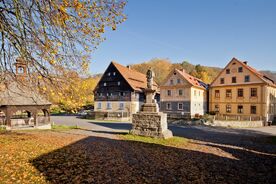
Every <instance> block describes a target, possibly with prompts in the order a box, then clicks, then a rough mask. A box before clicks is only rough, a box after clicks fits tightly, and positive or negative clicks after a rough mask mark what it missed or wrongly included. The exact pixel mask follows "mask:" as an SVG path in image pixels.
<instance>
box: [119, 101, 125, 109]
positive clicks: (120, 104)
mask: <svg viewBox="0 0 276 184" xmlns="http://www.w3.org/2000/svg"><path fill="white" fill-rule="evenodd" d="M124 108H125V104H124V103H123V102H119V109H120V110H123V109H124Z"/></svg>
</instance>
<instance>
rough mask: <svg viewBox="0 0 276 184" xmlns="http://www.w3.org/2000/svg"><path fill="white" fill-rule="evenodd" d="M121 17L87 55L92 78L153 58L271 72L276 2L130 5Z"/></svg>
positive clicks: (150, 1)
mask: <svg viewBox="0 0 276 184" xmlns="http://www.w3.org/2000/svg"><path fill="white" fill-rule="evenodd" d="M125 13H126V14H127V17H128V19H127V20H126V22H124V23H123V24H120V25H119V26H118V29H117V30H116V31H107V32H106V33H105V34H104V36H105V37H106V41H105V42H103V43H102V44H101V45H100V46H99V48H98V49H97V50H96V51H95V52H94V53H93V54H92V58H91V66H90V71H91V73H92V74H95V73H101V72H103V71H104V70H105V68H106V67H107V65H108V64H109V63H110V61H112V60H114V61H117V62H119V63H121V64H123V65H128V64H133V63H141V62H144V61H149V60H150V59H152V58H168V59H169V60H171V61H172V62H173V63H175V62H182V61H184V60H186V61H189V62H191V63H193V64H201V65H207V66H218V67H224V66H225V65H226V64H227V63H228V62H229V61H230V59H231V58H232V57H237V58H238V59H241V60H247V61H248V62H249V65H251V66H253V67H255V68H257V69H258V70H273V71H276V0H208V1H207V0H189V1H188V0H129V1H128V4H127V6H126V8H125Z"/></svg>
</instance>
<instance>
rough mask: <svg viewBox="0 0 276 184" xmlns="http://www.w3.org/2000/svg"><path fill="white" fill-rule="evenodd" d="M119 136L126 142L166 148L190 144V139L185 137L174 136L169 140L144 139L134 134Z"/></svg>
mask: <svg viewBox="0 0 276 184" xmlns="http://www.w3.org/2000/svg"><path fill="white" fill-rule="evenodd" d="M119 136H120V137H121V138H122V139H124V140H129V141H137V142H144V143H151V144H160V145H165V146H175V147H180V146H183V145H185V144H187V143H188V139H186V138H183V137H177V136H174V137H172V138H168V139H160V138H152V137H144V136H137V135H132V134H126V135H119Z"/></svg>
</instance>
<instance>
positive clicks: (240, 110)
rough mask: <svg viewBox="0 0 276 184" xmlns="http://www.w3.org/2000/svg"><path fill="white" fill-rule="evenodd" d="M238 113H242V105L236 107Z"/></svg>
mask: <svg viewBox="0 0 276 184" xmlns="http://www.w3.org/2000/svg"><path fill="white" fill-rule="evenodd" d="M238 113H239V114H242V113H243V106H242V105H238Z"/></svg>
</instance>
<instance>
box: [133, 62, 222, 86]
mask: <svg viewBox="0 0 276 184" xmlns="http://www.w3.org/2000/svg"><path fill="white" fill-rule="evenodd" d="M131 68H132V69H135V70H137V71H139V72H141V73H146V72H147V70H148V68H152V69H153V71H154V72H155V80H156V82H157V83H158V84H159V85H160V84H162V82H163V81H164V80H165V79H166V77H167V76H168V74H169V73H170V72H171V71H172V70H173V69H174V68H178V69H185V71H186V72H187V73H189V74H191V75H193V76H195V77H197V78H199V79H201V80H203V81H204V82H206V83H211V82H212V81H213V79H214V78H215V77H216V76H217V75H218V73H219V72H220V71H221V70H222V69H221V68H217V67H208V66H202V65H193V64H191V63H189V62H187V61H183V62H182V63H171V61H170V60H168V59H159V58H155V59H152V60H150V61H148V62H143V63H140V64H133V65H131Z"/></svg>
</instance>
